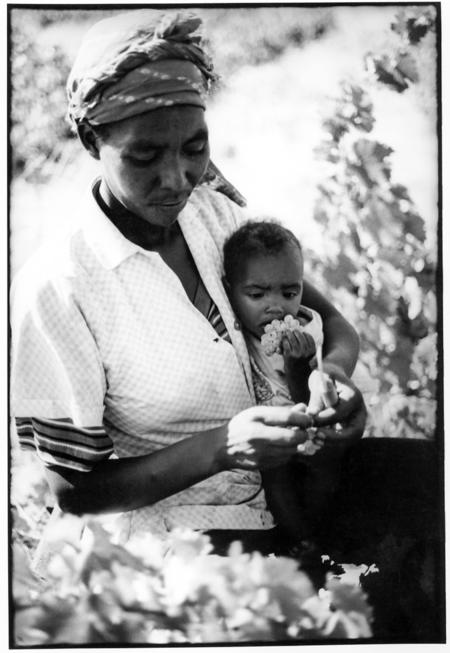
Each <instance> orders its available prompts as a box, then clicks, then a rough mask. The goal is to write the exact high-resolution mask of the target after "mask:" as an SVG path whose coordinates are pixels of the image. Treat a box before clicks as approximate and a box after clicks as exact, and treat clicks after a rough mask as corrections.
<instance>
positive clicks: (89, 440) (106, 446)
mask: <svg viewBox="0 0 450 653" xmlns="http://www.w3.org/2000/svg"><path fill="white" fill-rule="evenodd" d="M16 430H17V436H18V439H19V443H20V446H21V447H23V448H25V449H34V450H35V451H36V452H37V453H38V455H39V457H40V458H41V460H43V462H44V463H46V464H47V465H60V466H63V467H69V468H71V469H76V470H80V471H90V470H91V469H92V467H93V465H94V464H95V463H97V462H100V461H101V460H105V459H106V458H109V456H110V455H111V454H112V453H113V451H114V447H113V443H112V441H111V439H110V437H109V436H108V435H107V433H106V432H105V430H104V429H103V427H102V426H93V427H78V426H75V425H74V424H72V423H71V422H70V421H69V420H62V421H60V420H50V419H43V418H35V417H33V418H17V419H16Z"/></svg>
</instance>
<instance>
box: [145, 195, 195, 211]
mask: <svg viewBox="0 0 450 653" xmlns="http://www.w3.org/2000/svg"><path fill="white" fill-rule="evenodd" d="M187 199H188V198H187V196H183V197H179V198H171V199H166V200H161V201H154V200H153V201H152V202H150V206H155V207H160V206H161V207H163V208H174V207H177V206H180V204H184V203H185V202H187Z"/></svg>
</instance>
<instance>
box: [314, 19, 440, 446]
mask: <svg viewBox="0 0 450 653" xmlns="http://www.w3.org/2000/svg"><path fill="white" fill-rule="evenodd" d="M421 11H422V10H420V9H416V10H415V13H414V14H413V15H410V14H406V15H405V14H400V16H399V19H398V21H397V22H396V23H395V24H394V25H393V29H394V30H395V31H396V33H400V35H401V40H400V41H399V42H398V43H397V49H395V48H392V50H391V52H390V54H389V60H390V61H391V62H392V61H394V62H395V67H396V75H397V77H396V79H397V81H398V80H399V79H400V78H399V75H400V69H399V66H400V64H401V62H404V61H405V57H408V61H409V64H410V72H409V73H408V75H406V73H405V72H404V73H403V77H402V79H403V85H399V84H397V86H396V85H395V84H393V82H392V79H393V77H392V75H391V77H388V76H387V72H386V66H385V67H384V69H383V70H384V73H383V74H381V73H380V70H381V69H380V67H378V68H377V67H375V68H374V69H372V72H373V73H374V77H375V79H376V80H377V81H378V82H379V83H383V84H388V86H389V87H390V88H392V89H393V92H394V90H396V91H398V92H403V90H404V88H405V87H406V86H408V85H409V84H412V83H414V82H418V81H419V77H418V73H417V70H416V68H417V67H416V60H417V59H418V58H420V56H421V51H420V49H419V44H418V43H419V41H420V39H419V41H418V40H417V39H418V37H417V36H414V40H413V42H414V43H415V45H411V43H410V42H408V39H410V36H409V35H410V34H411V33H412V34H414V35H415V34H416V32H415V31H414V29H413V26H414V25H416V24H417V25H421V26H422V28H421V30H422V31H421V34H422V35H423V36H424V35H425V31H428V30H432V28H433V23H432V22H430V14H429V12H428V11H425V13H424V14H423V15H422V14H421V13H420V12H421ZM422 18H423V20H422ZM425 28H426V29H425ZM405 30H406V34H405ZM426 48H428V49H429V48H430V44H426ZM387 56H388V55H385V54H383V53H381V54H380V55H379V56H377V57H375V58H374V57H372V59H371V60H372V61H377V62H378V63H379V66H381V63H380V62H383V61H385V60H384V57H387ZM393 65H394V64H392V65H391V73H392V72H393V70H394V68H393V67H392V66H393ZM413 68H414V71H415V73H414V75H413V74H412V72H411V70H412V69H413ZM371 83H374V82H371V81H370V79H369V80H362V81H361V83H356V82H355V81H354V82H352V83H348V82H345V83H342V93H341V96H340V97H339V98H338V99H337V101H336V106H335V109H334V113H333V114H332V115H330V116H329V117H328V118H327V119H326V120H325V121H324V124H323V126H324V130H325V139H324V140H323V143H322V145H321V147H320V149H319V151H318V154H319V156H320V157H321V158H323V159H324V161H325V163H326V166H327V176H326V177H325V179H324V181H323V183H322V184H321V185H320V187H319V196H318V200H317V204H316V208H315V219H316V220H317V222H318V223H319V224H320V225H322V227H323V233H324V239H326V242H327V247H326V248H325V252H324V257H323V258H322V259H321V260H317V257H316V260H315V262H314V266H313V267H314V270H315V272H316V273H317V274H316V277H317V278H323V279H324V280H325V282H326V284H327V287H328V288H329V289H331V295H332V297H333V298H334V300H335V302H336V303H337V304H338V305H340V306H342V307H343V308H344V312H345V314H346V315H347V316H348V317H349V318H350V319H351V320H352V321H353V323H354V324H355V326H356V328H357V330H358V332H359V333H360V335H361V344H362V360H363V361H364V363H365V366H366V368H367V370H368V372H369V374H370V375H371V376H372V377H374V378H376V379H377V380H378V385H379V388H378V394H377V396H374V397H373V406H372V424H371V427H370V433H371V434H372V435H388V436H389V435H390V436H404V437H423V436H427V437H433V435H434V427H435V412H436V402H435V397H436V376H437V374H436V368H437V347H436V321H437V315H436V305H437V302H436V295H435V284H436V254H435V252H434V251H432V250H430V247H429V243H428V241H427V237H426V225H425V222H424V220H423V218H422V217H421V216H420V215H419V213H418V212H417V209H416V207H415V206H414V204H413V202H412V200H411V197H410V195H409V193H408V190H407V189H406V188H405V187H404V186H403V185H402V184H401V183H398V182H397V181H396V180H394V179H392V173H391V163H390V156H391V154H392V149H391V148H390V147H389V146H387V145H385V144H384V143H380V142H378V141H377V140H375V139H373V138H370V136H369V135H370V133H371V131H372V129H373V126H374V123H375V117H374V114H373V105H372V102H371V98H370V89H371ZM405 85H406V86H405ZM311 256H312V257H314V254H313V253H312V254H311Z"/></svg>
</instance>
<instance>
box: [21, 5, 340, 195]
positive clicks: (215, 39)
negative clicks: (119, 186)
mask: <svg viewBox="0 0 450 653" xmlns="http://www.w3.org/2000/svg"><path fill="white" fill-rule="evenodd" d="M122 11H123V10H122ZM173 11H175V10H173ZM196 11H197V13H198V14H199V15H201V16H202V18H203V20H204V32H205V33H206V34H211V41H210V42H207V46H208V48H209V49H210V51H211V54H212V55H213V58H214V61H215V65H216V68H217V71H218V73H219V74H222V75H224V76H226V75H229V74H230V73H231V72H233V71H234V70H236V69H238V68H239V67H241V66H243V65H257V64H261V63H264V62H267V61H271V60H273V59H275V58H276V57H278V56H280V55H281V54H283V52H284V51H285V50H286V48H288V47H299V46H302V45H303V44H304V43H307V42H308V41H310V40H312V39H315V38H318V37H320V36H321V35H322V34H324V33H325V32H326V31H327V30H328V29H329V27H330V25H331V24H332V21H331V14H330V12H329V11H327V10H325V9H324V10H320V11H317V10H316V11H311V12H305V10H304V9H303V10H301V12H300V13H299V17H298V21H295V20H294V21H293V19H292V16H293V15H294V13H295V9H294V10H292V11H290V12H286V11H283V10H282V9H276V8H271V9H267V8H266V9H264V8H259V9H252V10H248V9H236V10H234V11H232V12H230V11H229V10H228V9H208V10H205V9H202V8H199V9H198V10H197V9H196ZM114 13H117V12H114V11H113V10H98V9H85V10H82V9H73V10H71V9H64V10H58V9H53V10H52V9H45V10H29V9H28V10H22V9H16V10H14V11H13V12H12V20H11V50H10V53H11V85H12V98H11V133H10V140H11V146H12V175H13V177H16V176H19V175H20V176H22V178H23V179H25V180H27V181H29V182H31V183H43V182H47V181H49V179H50V178H51V176H52V175H53V174H54V173H55V170H56V165H57V164H59V163H61V158H63V157H64V156H69V157H70V156H71V151H70V150H67V143H68V141H69V140H72V139H73V138H74V135H73V133H72V131H71V128H70V126H69V124H68V123H67V122H66V120H65V114H66V104H67V100H66V92H65V84H66V79H67V76H68V74H69V71H70V66H71V62H70V61H69V59H68V56H67V54H66V52H65V50H64V49H63V48H62V47H60V46H58V45H45V41H44V40H43V39H42V38H41V34H42V33H43V31H45V29H47V28H50V27H52V26H53V25H64V24H65V23H73V24H76V23H78V24H86V28H87V27H88V26H89V25H90V24H92V23H93V22H95V21H97V20H101V19H102V18H105V17H108V16H110V15H112V14H114ZM155 13H157V10H155ZM167 13H170V12H167ZM230 34H234V36H235V38H234V39H233V41H231V40H230ZM218 88H220V84H219V87H218Z"/></svg>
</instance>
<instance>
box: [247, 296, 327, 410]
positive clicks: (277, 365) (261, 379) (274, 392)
mask: <svg viewBox="0 0 450 653" xmlns="http://www.w3.org/2000/svg"><path fill="white" fill-rule="evenodd" d="M296 318H297V320H298V321H299V322H300V325H301V326H302V327H303V329H304V330H305V331H307V332H308V333H309V334H310V335H311V336H312V337H313V338H314V342H315V343H316V348H317V347H318V346H321V345H322V343H323V329H322V318H321V317H320V315H319V313H317V312H316V311H313V310H311V309H310V308H306V307H305V306H301V307H300V310H299V312H298V314H297V315H296ZM246 340H247V347H248V350H249V354H250V364H251V368H252V379H253V388H254V391H255V396H256V401H257V403H258V404H260V405H263V406H291V405H292V404H293V403H294V402H293V401H292V399H291V395H290V392H289V388H288V384H287V379H286V373H285V369H284V359H283V356H282V355H281V354H276V353H275V354H272V355H271V356H268V355H267V354H265V353H264V350H263V347H262V345H261V340H260V339H259V338H256V337H255V336H253V335H251V334H248V335H247V336H246Z"/></svg>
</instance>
